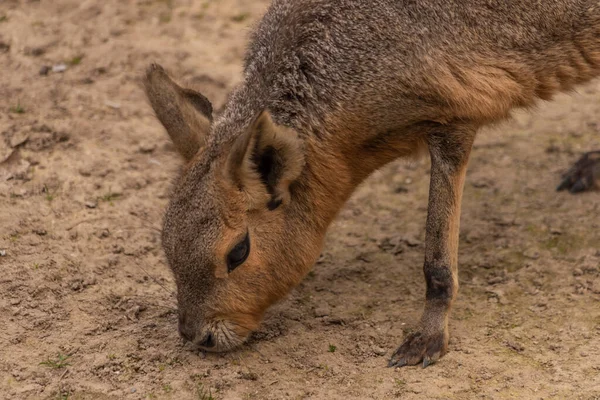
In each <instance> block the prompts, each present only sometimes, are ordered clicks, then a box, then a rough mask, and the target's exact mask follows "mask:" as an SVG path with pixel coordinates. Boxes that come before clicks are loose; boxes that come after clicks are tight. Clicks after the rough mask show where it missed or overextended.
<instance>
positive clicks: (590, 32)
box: [245, 0, 600, 129]
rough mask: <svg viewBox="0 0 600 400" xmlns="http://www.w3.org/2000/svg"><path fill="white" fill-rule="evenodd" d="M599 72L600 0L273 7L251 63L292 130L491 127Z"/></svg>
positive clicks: (333, 1)
mask: <svg viewBox="0 0 600 400" xmlns="http://www.w3.org/2000/svg"><path fill="white" fill-rule="evenodd" d="M599 71H600V7H599V5H598V2H597V1H595V0H562V1H558V0H538V1H521V0H502V1H500V0H497V1H495V0H470V1H461V0H418V1H417V0H396V1H393V0H374V1H364V0H303V1H298V0H276V1H275V2H274V3H273V5H272V6H271V8H270V9H269V11H268V12H267V14H266V15H265V17H264V19H263V20H262V22H261V23H260V25H259V26H258V28H257V29H256V31H255V34H254V37H253V40H252V42H251V46H250V50H249V53H248V56H247V61H246V77H247V86H248V87H253V88H254V89H253V91H254V95H255V97H256V99H257V102H260V103H261V106H262V105H264V104H265V102H268V106H269V108H270V109H271V110H272V111H273V112H274V115H275V116H276V117H277V118H278V119H279V120H280V121H281V122H284V123H287V124H290V125H296V126H300V125H310V124H311V123H314V122H315V121H322V120H323V119H325V118H331V116H332V115H342V114H344V115H356V116H357V118H356V120H362V121H363V123H364V124H371V125H372V124H374V123H375V121H377V122H376V123H377V124H379V125H381V121H382V120H385V121H388V123H389V126H390V128H391V127H398V126H401V125H406V124H410V123H413V122H416V121H421V120H433V121H438V122H446V121H449V120H457V119H463V120H469V121H479V122H481V123H482V124H483V123H486V122H490V121H494V120H498V119H501V118H503V117H505V116H507V114H508V113H509V111H510V109H512V108H513V107H518V106H529V105H531V104H532V103H533V102H534V101H535V99H536V98H542V99H548V98H550V97H551V96H552V94H554V93H555V92H557V91H560V90H568V89H570V88H571V87H572V86H573V85H574V84H577V83H581V82H584V81H586V80H589V79H591V78H592V77H594V76H596V75H597V74H598V72H599ZM249 94H250V93H245V95H249ZM400 110H401V111H402V112H400ZM309 120H310V121H309ZM383 129H385V127H383Z"/></svg>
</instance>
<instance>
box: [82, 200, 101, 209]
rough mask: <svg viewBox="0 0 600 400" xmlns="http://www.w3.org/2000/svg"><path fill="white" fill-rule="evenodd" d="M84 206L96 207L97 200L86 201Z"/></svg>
mask: <svg viewBox="0 0 600 400" xmlns="http://www.w3.org/2000/svg"><path fill="white" fill-rule="evenodd" d="M85 206H86V207H87V208H96V207H98V202H97V201H86V202H85Z"/></svg>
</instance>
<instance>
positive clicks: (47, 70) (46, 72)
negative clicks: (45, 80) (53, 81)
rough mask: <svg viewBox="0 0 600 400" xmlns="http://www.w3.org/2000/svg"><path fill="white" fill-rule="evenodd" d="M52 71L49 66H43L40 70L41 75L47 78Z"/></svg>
mask: <svg viewBox="0 0 600 400" xmlns="http://www.w3.org/2000/svg"><path fill="white" fill-rule="evenodd" d="M51 69H52V68H50V67H49V66H47V65H43V66H42V67H41V68H40V75H41V76H46V75H48V72H50V70H51Z"/></svg>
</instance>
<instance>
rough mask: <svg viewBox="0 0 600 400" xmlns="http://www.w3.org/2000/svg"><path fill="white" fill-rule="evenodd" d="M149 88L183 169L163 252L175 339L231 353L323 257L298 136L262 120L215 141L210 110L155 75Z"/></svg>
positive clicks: (155, 70)
mask: <svg viewBox="0 0 600 400" xmlns="http://www.w3.org/2000/svg"><path fill="white" fill-rule="evenodd" d="M145 88H146V93H147V96H148V98H149V100H150V103H151V105H152V107H153V109H154V110H155V113H156V115H157V117H158V119H159V120H160V121H161V123H162V124H163V126H164V127H165V128H166V130H167V132H168V134H169V136H170V137H171V139H172V142H173V143H174V145H175V147H176V148H177V150H178V152H179V153H180V154H181V155H182V156H183V158H184V160H185V162H186V165H185V168H184V171H183V173H182V176H180V178H179V180H178V181H177V183H176V185H175V188H174V190H173V193H172V197H171V199H170V203H169V205H168V207H167V210H166V213H165V217H164V226H163V233H162V241H163V247H164V250H165V254H166V257H167V260H168V263H169V266H170V268H171V270H172V272H173V274H174V277H175V282H176V284H177V301H178V308H179V331H180V333H181V335H182V336H183V337H184V338H185V339H187V340H189V341H191V342H193V343H194V344H195V345H197V346H199V347H201V348H203V349H205V350H209V351H226V350H229V349H232V348H233V347H235V346H237V345H239V344H241V343H242V342H243V341H244V340H245V339H246V338H247V337H248V335H249V334H250V332H251V331H253V330H255V329H256V328H257V327H258V325H259V324H260V321H261V320H262V318H263V315H264V312H265V311H266V309H267V308H268V307H269V306H270V305H271V304H273V303H274V302H276V301H277V300H279V299H281V298H282V297H283V296H285V295H286V294H287V293H288V292H289V291H290V290H291V288H293V287H294V286H295V285H297V284H298V283H299V282H300V280H301V279H302V278H303V277H304V275H305V274H306V273H307V272H308V271H309V270H310V268H311V267H312V265H313V263H314V261H315V259H316V258H317V257H318V254H319V252H320V248H321V243H322V236H323V235H324V232H322V233H316V231H315V230H311V229H310V226H311V224H312V222H311V221H310V217H307V216H306V214H307V212H306V209H307V208H306V202H303V201H302V200H301V197H302V195H299V194H298V193H299V192H301V191H300V190H297V188H295V187H296V186H297V184H298V182H299V180H300V177H301V175H302V173H303V171H304V169H305V156H304V150H303V146H302V144H303V142H302V140H301V139H300V138H299V137H298V135H297V133H296V132H295V131H294V130H292V129H289V128H286V127H284V126H280V125H277V124H276V123H274V122H273V120H272V118H271V115H270V114H269V112H268V111H262V112H260V113H259V114H258V115H257V116H256V117H255V119H254V120H253V121H251V122H250V123H249V124H248V125H247V126H244V127H243V128H240V131H239V132H230V134H228V137H231V140H225V141H219V143H215V141H214V140H211V138H212V137H213V134H214V132H213V131H214V129H215V127H214V126H213V123H212V119H213V117H212V106H211V104H210V102H209V101H208V100H207V99H206V98H205V97H204V96H203V95H201V94H200V93H197V92H195V91H193V90H191V89H184V88H182V87H180V86H178V85H177V84H176V83H175V82H173V81H172V80H171V79H170V78H169V77H168V75H167V74H166V73H165V71H164V70H163V69H162V68H161V67H160V66H158V65H152V66H151V67H150V68H149V69H148V71H147V75H146V79H145Z"/></svg>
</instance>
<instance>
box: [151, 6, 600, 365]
mask: <svg viewBox="0 0 600 400" xmlns="http://www.w3.org/2000/svg"><path fill="white" fill-rule="evenodd" d="M599 38H600V5H599V4H598V3H597V2H596V1H592V0H548V1H536V2H528V1H519V0H507V1H503V2H500V1H490V0H468V1H462V0H422V1H412V0H373V1H369V2H367V1H361V0H302V1H298V0H275V1H274V3H273V5H272V6H271V8H270V9H269V11H268V12H267V14H266V15H265V17H264V19H263V20H262V22H261V23H260V24H259V26H258V27H257V29H256V31H255V33H254V35H253V38H252V40H251V43H250V47H249V51H248V56H247V59H246V65H245V72H244V81H243V83H242V84H241V85H240V86H239V87H238V88H237V89H236V90H234V92H233V93H232V94H231V96H230V98H229V101H228V103H227V104H226V106H225V108H224V110H223V112H222V113H221V114H220V115H218V116H217V117H216V118H214V121H213V116H212V107H211V106H210V103H208V101H207V100H206V99H205V98H204V96H202V95H201V94H199V93H196V92H194V91H192V90H189V89H183V88H181V87H179V86H178V85H177V84H175V83H174V82H173V81H172V80H171V79H170V78H169V77H168V76H167V75H166V73H164V71H163V70H162V68H160V67H158V66H152V67H151V68H150V69H149V70H148V73H147V77H146V92H147V94H148V97H149V99H150V103H151V104H152V106H153V108H154V109H155V111H156V114H157V116H158V118H159V119H160V121H161V122H162V124H163V125H164V126H165V128H166V129H167V132H168V133H169V135H170V136H171V138H172V139H173V142H174V143H175V145H176V147H177V149H178V151H179V152H180V153H181V154H182V155H183V157H184V159H185V160H186V161H187V165H186V168H185V169H184V172H183V174H182V176H181V177H180V179H179V181H178V182H177V184H176V186H175V189H174V191H173V195H172V198H171V202H170V204H169V207H168V208H167V212H166V215H165V222H164V229H163V246H164V249H165V253H166V256H167V259H168V261H169V265H170V266H171V269H172V270H173V273H174V276H175V280H176V283H177V287H178V302H179V309H180V331H181V333H182V335H184V336H185V337H186V338H188V339H189V340H192V341H193V342H194V343H196V344H198V345H199V346H200V347H203V348H206V349H209V350H213V351H224V350H228V349H231V348H233V347H235V346H237V345H239V344H240V343H242V342H243V340H245V338H246V337H247V336H248V334H249V332H250V331H252V330H254V329H256V327H257V326H258V325H259V323H260V320H261V318H262V316H263V314H264V312H265V310H266V309H267V308H268V307H269V305H271V304H272V303H274V302H275V301H277V300H278V299H280V298H282V297H283V296H285V295H286V293H288V292H289V290H291V288H292V287H294V286H295V285H297V284H298V283H299V282H300V280H301V279H302V278H303V276H304V275H305V274H306V273H307V272H308V271H309V270H310V268H311V267H312V264H313V263H314V261H315V260H316V258H317V257H318V255H319V252H320V249H321V246H322V241H323V237H324V235H325V232H326V230H327V227H328V226H329V224H330V223H331V221H332V220H333V218H335V215H336V214H337V212H338V211H339V209H340V208H341V207H342V205H343V204H344V202H345V201H346V200H347V199H348V197H349V196H350V195H351V194H352V192H353V190H354V189H355V188H356V186H357V185H358V184H360V182H362V181H363V180H364V179H365V178H366V177H368V176H369V174H371V173H372V172H373V171H374V170H375V169H377V168H380V167H381V166H383V165H385V164H386V163H388V162H390V161H392V160H394V159H396V158H398V157H406V156H413V155H415V154H417V153H419V152H420V151H421V150H425V149H427V150H428V152H429V155H430V157H431V160H432V169H431V186H430V194H429V208H428V218H427V226H426V232H427V235H426V251H425V263H424V273H425V278H426V283H427V294H426V303H425V310H424V313H423V317H422V318H421V321H420V324H419V326H418V329H417V331H416V332H415V333H413V334H412V335H409V336H408V337H407V338H406V339H405V342H404V344H403V345H402V346H400V348H399V349H398V350H397V351H396V353H394V355H393V357H392V360H391V362H390V365H395V366H402V365H412V364H417V363H420V362H423V364H424V365H428V364H430V363H431V362H435V361H436V360H437V359H438V358H439V357H441V356H442V355H443V354H445V353H446V351H447V346H448V315H449V312H450V307H451V305H452V302H453V300H454V298H455V296H456V293H457V290H458V277H457V276H458V275H457V274H458V260H457V255H458V234H459V221H460V205H461V196H462V189H463V184H464V179H465V172H466V167H467V163H468V159H469V154H470V151H471V146H472V143H473V140H474V138H475V135H476V132H477V130H478V129H479V128H480V127H481V126H483V125H486V124H490V123H494V122H497V121H500V120H502V119H504V118H506V117H508V116H509V114H510V112H511V110H513V109H514V108H517V107H531V106H533V105H534V104H535V102H536V101H537V100H538V99H544V100H548V99H550V98H551V97H552V96H553V95H554V94H555V93H556V92H558V91H565V90H571V89H572V88H573V87H574V85H577V84H580V83H582V82H585V81H587V80H589V79H591V78H592V77H594V76H596V75H598V74H599V73H600V40H599ZM588 158H589V157H588ZM581 165H582V166H584V167H585V168H587V170H590V171H596V169H595V167H594V168H593V167H592V166H591V164H590V162H589V160H587V161H585V162H582V164H581ZM571 177H573V178H572V179H571ZM567 179H571V180H574V179H575V180H577V179H580V178H579V175H577V173H575V172H574V173H571V174H570V175H569V177H568V178H567ZM590 179H591V178H590ZM571 180H570V181H569V182H571ZM588 180H589V179H588ZM586 182H587V181H586ZM588 186H589V185H588ZM246 235H248V237H249V240H250V251H249V256H248V258H247V259H246V260H245V261H244V262H243V263H242V264H241V265H239V266H237V267H236V268H235V269H234V268H233V267H232V266H231V263H230V262H229V261H228V257H229V255H230V252H231V251H232V249H234V248H236V246H238V245H239V244H240V243H241V242H243V240H244V238H245V237H246Z"/></svg>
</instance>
